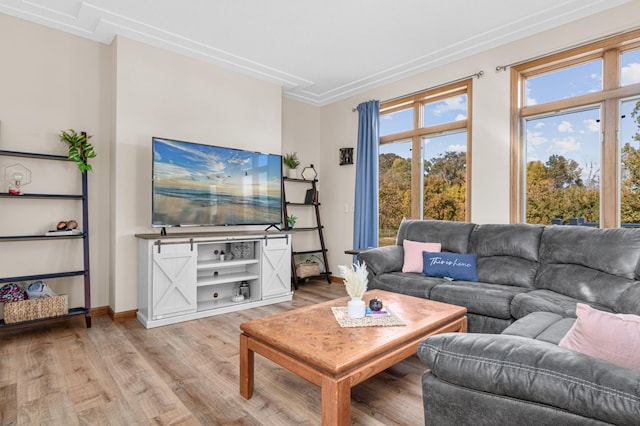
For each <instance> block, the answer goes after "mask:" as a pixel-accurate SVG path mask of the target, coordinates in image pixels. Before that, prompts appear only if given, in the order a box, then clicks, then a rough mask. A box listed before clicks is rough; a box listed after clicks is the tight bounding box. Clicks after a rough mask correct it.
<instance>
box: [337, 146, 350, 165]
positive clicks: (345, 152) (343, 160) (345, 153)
mask: <svg viewBox="0 0 640 426" xmlns="http://www.w3.org/2000/svg"><path fill="white" fill-rule="evenodd" d="M348 164H353V148H340V165H341V166H346V165H348Z"/></svg>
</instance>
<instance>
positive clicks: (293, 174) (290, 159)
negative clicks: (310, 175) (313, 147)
mask: <svg viewBox="0 0 640 426" xmlns="http://www.w3.org/2000/svg"><path fill="white" fill-rule="evenodd" d="M282 162H283V163H284V165H285V166H287V167H288V168H289V170H288V171H287V176H288V177H289V178H290V179H295V178H297V177H298V171H297V170H296V169H297V168H298V166H299V165H300V160H299V159H298V153H297V152H293V153H287V154H285V156H284V157H282Z"/></svg>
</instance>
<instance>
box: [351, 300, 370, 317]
mask: <svg viewBox="0 0 640 426" xmlns="http://www.w3.org/2000/svg"><path fill="white" fill-rule="evenodd" d="M366 311H367V308H366V306H365V304H364V300H362V299H360V298H352V299H351V300H349V301H348V302H347V314H348V315H349V317H350V318H364V314H365V313H366Z"/></svg>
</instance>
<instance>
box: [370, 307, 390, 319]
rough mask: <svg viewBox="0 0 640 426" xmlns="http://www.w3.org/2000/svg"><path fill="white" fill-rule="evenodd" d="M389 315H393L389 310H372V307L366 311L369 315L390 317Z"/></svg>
mask: <svg viewBox="0 0 640 426" xmlns="http://www.w3.org/2000/svg"><path fill="white" fill-rule="evenodd" d="M389 315H391V314H390V313H389V311H385V310H380V311H373V310H371V308H367V310H366V311H365V316H368V317H376V318H377V317H388V316H389Z"/></svg>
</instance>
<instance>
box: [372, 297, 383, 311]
mask: <svg viewBox="0 0 640 426" xmlns="http://www.w3.org/2000/svg"><path fill="white" fill-rule="evenodd" d="M369 308H370V309H371V310H372V311H380V310H382V300H380V299H378V298H377V297H374V298H373V299H371V300H370V301H369Z"/></svg>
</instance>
